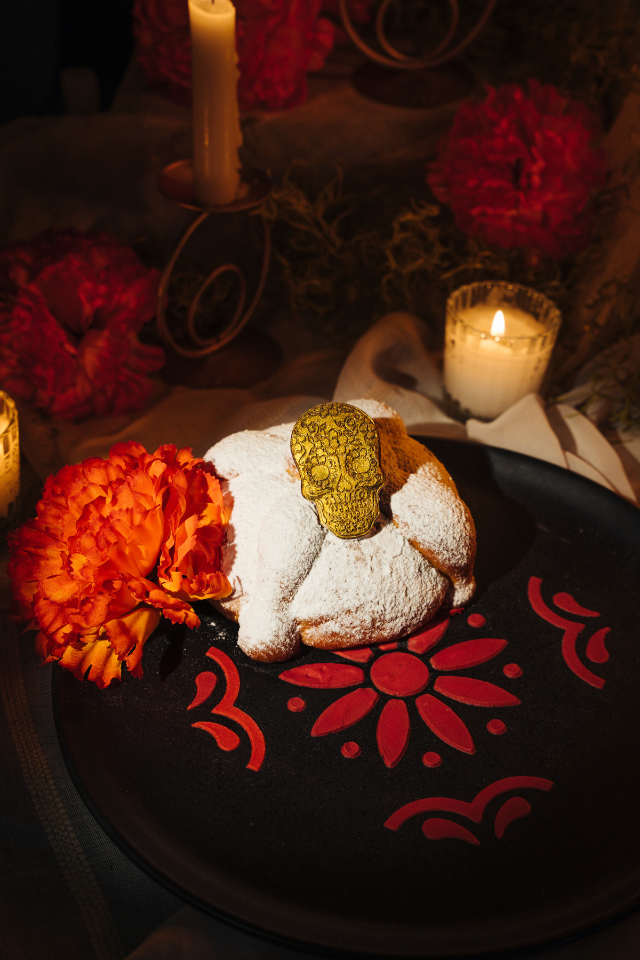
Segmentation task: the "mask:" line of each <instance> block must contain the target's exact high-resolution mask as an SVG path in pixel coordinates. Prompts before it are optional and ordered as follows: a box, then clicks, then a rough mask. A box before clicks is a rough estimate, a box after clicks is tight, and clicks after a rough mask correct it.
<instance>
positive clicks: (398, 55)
mask: <svg viewBox="0 0 640 960" xmlns="http://www.w3.org/2000/svg"><path fill="white" fill-rule="evenodd" d="M347 2H348V0H338V3H339V9H340V17H341V19H342V25H343V27H344V29H345V32H346V33H347V35H348V37H349V39H350V40H351V42H352V43H353V44H354V45H355V46H356V47H357V48H358V50H360V52H361V53H364V54H365V56H367V57H368V58H369V59H370V60H372V61H373V62H374V63H377V64H380V65H381V66H383V67H394V68H395V69H396V70H422V69H424V68H425V67H438V66H440V65H441V64H443V63H446V62H447V61H448V60H451V59H453V57H457V56H458V54H459V53H462V51H463V50H464V49H465V47H468V45H469V44H470V43H471V41H472V40H475V38H476V37H477V35H478V34H479V33H480V31H481V30H482V28H483V27H484V25H485V23H486V22H487V20H488V19H489V17H490V15H491V12H492V11H493V8H494V7H495V5H496V0H487V4H486V6H485V8H484V10H483V11H482V15H481V16H480V19H479V20H478V22H477V23H476V24H475V26H474V27H472V29H471V30H470V31H469V33H468V34H467V35H466V37H463V39H462V40H460V41H459V42H458V43H457V44H456V45H455V47H451V49H449V50H447V47H449V45H450V44H451V42H452V40H453V38H454V36H455V33H456V30H457V29H458V22H459V19H460V10H459V7H458V0H449V7H450V8H451V23H450V25H449V29H448V31H447V34H446V36H445V37H444V38H443V39H442V40H441V41H440V43H439V44H438V45H437V46H436V47H434V49H433V50H431V52H430V53H428V54H426V55H425V56H423V57H409V56H407V55H406V54H405V53H402V52H401V51H400V50H397V49H396V48H395V47H394V46H393V44H392V43H391V42H390V41H389V40H388V38H387V35H386V33H385V28H384V20H385V16H386V13H387V10H388V9H389V7H390V6H391V4H392V3H393V2H394V0H382V3H381V4H380V6H379V7H378V10H377V13H376V18H375V31H376V39H377V41H378V44H379V45H380V47H381V49H382V50H384V51H385V52H384V53H380V52H379V51H377V50H374V49H373V47H370V46H369V44H368V43H366V42H365V41H364V40H363V39H362V38H361V37H360V35H359V34H358V32H357V31H356V29H355V27H354V25H353V23H352V21H351V17H350V16H349V10H348V8H347Z"/></svg>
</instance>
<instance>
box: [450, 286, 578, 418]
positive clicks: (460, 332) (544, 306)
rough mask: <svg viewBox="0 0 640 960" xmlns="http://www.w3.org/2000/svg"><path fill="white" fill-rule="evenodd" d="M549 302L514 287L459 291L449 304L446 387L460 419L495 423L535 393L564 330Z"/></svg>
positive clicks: (475, 288)
mask: <svg viewBox="0 0 640 960" xmlns="http://www.w3.org/2000/svg"><path fill="white" fill-rule="evenodd" d="M560 322H561V316H560V311H559V310H558V308H557V307H556V306H555V304H554V303H552V302H551V301H550V300H548V299H547V297H545V296H543V295H542V294H541V293H537V292H536V291H535V290H531V289H529V288H528V287H522V286H520V285H519V284H515V283H501V282H494V281H487V282H482V283H471V284H468V285H467V286H465V287H460V289H459V290H456V291H455V292H454V293H452V294H451V296H450V297H449V299H448V301H447V322H446V328H445V346H444V388H445V398H446V403H447V405H448V409H449V412H450V413H451V414H452V415H453V416H455V417H457V418H458V419H460V420H466V419H468V418H469V417H477V418H478V419H479V420H493V419H494V418H495V417H497V416H499V414H501V413H502V412H503V411H504V410H506V409H507V408H508V407H510V406H511V405H512V404H513V403H515V402H516V401H517V400H519V399H520V398H521V397H524V396H525V394H527V393H536V392H537V391H538V390H539V389H540V385H541V383H542V380H543V378H544V375H545V373H546V370H547V366H548V365H549V360H550V358H551V351H552V350H553V346H554V344H555V341H556V337H557V335H558V330H559V328H560Z"/></svg>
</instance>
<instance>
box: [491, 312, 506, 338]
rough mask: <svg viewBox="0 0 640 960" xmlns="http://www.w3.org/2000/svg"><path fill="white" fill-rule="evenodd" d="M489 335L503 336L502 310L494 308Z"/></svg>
mask: <svg viewBox="0 0 640 960" xmlns="http://www.w3.org/2000/svg"><path fill="white" fill-rule="evenodd" d="M491 336H492V337H503V336H504V313H503V312H502V310H496V315H495V317H494V318H493V323H492V324H491Z"/></svg>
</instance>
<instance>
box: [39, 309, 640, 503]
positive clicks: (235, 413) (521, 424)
mask: <svg viewBox="0 0 640 960" xmlns="http://www.w3.org/2000/svg"><path fill="white" fill-rule="evenodd" d="M426 339H427V329H426V326H425V325H424V324H423V323H422V321H421V320H419V319H418V317H416V316H414V315H412V314H409V313H393V314H388V315H387V316H386V317H383V318H382V319H381V320H379V321H378V322H377V323H376V324H375V325H374V326H373V327H371V329H370V330H369V331H368V332H367V333H365V334H364V336H362V337H361V338H360V339H359V340H358V341H357V343H356V344H355V346H354V347H353V349H352V351H351V353H350V354H349V356H348V357H347V359H346V362H345V363H344V365H343V367H342V369H341V370H340V372H339V375H338V376H337V381H336V373H335V370H336V358H337V357H339V353H337V352H335V351H333V352H332V351H327V350H325V351H318V352H316V353H310V354H307V355H305V356H302V357H296V358H293V359H292V360H291V361H290V362H288V363H287V364H285V366H284V367H283V368H282V369H281V370H280V371H279V372H278V373H277V374H276V375H275V376H274V377H272V378H271V379H270V380H269V381H268V382H267V383H264V384H261V385H258V386H257V387H256V388H254V389H252V390H221V389H210V390H192V389H190V388H188V387H173V388H172V389H171V390H170V391H168V392H167V393H166V394H165V395H164V396H162V398H161V399H160V400H159V401H158V402H157V403H156V404H155V405H154V406H152V407H150V408H149V409H148V410H146V411H145V412H144V413H143V414H142V415H141V416H140V417H137V418H136V419H134V420H127V419H125V418H119V419H117V420H116V419H114V420H107V419H102V420H99V419H96V420H92V421H85V422H84V423H82V424H76V425H74V424H66V423H57V424H55V425H54V428H53V429H52V425H51V424H50V423H47V422H45V421H43V420H41V419H40V418H38V417H37V416H35V415H34V414H33V412H32V411H27V410H25V411H21V420H20V423H21V444H22V449H23V451H24V452H25V453H26V455H27V456H28V458H29V459H30V460H31V462H32V464H33V466H34V469H35V470H36V472H37V473H38V475H39V476H40V477H41V479H44V478H45V477H46V476H48V474H49V473H51V472H52V470H55V469H58V468H59V467H60V466H62V464H63V463H78V462H79V461H81V460H84V459H85V458H86V457H92V456H97V457H106V456H107V455H108V453H109V449H110V447H111V446H112V444H114V443H116V442H118V441H121V440H138V441H139V442H140V443H142V444H143V445H144V446H145V447H146V448H147V449H148V450H155V449H156V448H157V447H158V446H159V445H160V444H161V443H176V444H177V445H178V446H189V447H191V448H192V449H193V452H194V454H196V455H197V456H202V455H203V454H204V453H205V452H206V451H207V450H208V449H209V447H210V446H211V445H212V444H213V443H216V442H217V441H218V440H220V439H221V438H222V437H224V436H227V435H228V434H230V433H234V432H236V431H238V430H246V429H263V428H265V427H269V426H274V425H275V424H278V423H285V422H288V421H292V420H296V419H297V418H298V417H299V416H300V415H301V414H302V413H303V412H304V411H305V410H307V409H308V408H309V407H310V406H313V405H314V404H316V403H320V402H321V401H322V400H327V399H330V398H331V397H333V399H334V400H342V401H345V400H349V399H352V398H353V397H363V398H367V399H372V400H380V401H382V402H383V403H387V404H388V405H389V406H391V407H393V408H394V409H396V410H397V411H398V412H399V413H400V415H401V417H402V419H403V420H404V422H405V425H406V427H407V430H408V431H409V432H410V433H413V434H418V435H420V434H421V435H425V436H447V437H453V438H456V439H462V440H466V439H468V440H472V441H475V442H477V443H486V444H490V445H492V446H496V447H504V448H506V449H508V450H515V451H517V452H518V453H524V454H527V455H528V456H531V457H537V458H538V459H540V460H546V461H548V462H549V463H554V464H556V465H558V466H560V467H565V468H566V469H568V470H571V471H573V472H575V473H580V474H582V475H583V476H586V477H588V478H589V479H591V480H594V481H595V482H596V483H600V484H601V485H602V486H605V487H607V488H608V489H610V490H613V491H615V492H616V493H618V494H620V495H621V496H623V497H625V498H626V499H627V500H629V501H631V502H632V503H637V502H638V498H639V497H640V436H637V435H632V434H623V433H621V432H616V431H609V438H610V439H607V437H605V435H604V433H603V432H602V431H601V430H600V429H598V427H597V426H596V425H595V424H594V423H593V422H592V421H591V420H590V419H588V418H587V417H586V416H583V415H582V414H581V413H579V412H578V411H577V410H576V409H575V407H574V406H572V405H571V403H572V402H573V403H575V404H578V403H580V402H582V400H583V399H584V397H585V389H586V387H585V384H581V385H579V386H578V387H577V388H576V390H575V391H572V393H570V394H568V395H566V397H565V398H564V400H565V402H563V403H558V404H555V405H553V406H550V407H546V406H545V404H544V402H543V401H542V400H541V398H540V397H538V396H536V395H534V394H529V395H527V396H525V397H523V398H522V399H521V400H519V401H518V402H517V403H515V404H514V405H513V406H512V407H510V408H509V409H508V410H506V411H505V412H504V413H503V414H502V415H501V416H499V417H498V418H497V419H496V420H493V421H492V422H491V423H481V422H480V421H479V420H473V419H472V420H468V421H467V423H466V425H463V424H461V423H458V422H457V421H455V420H452V419H451V418H450V417H448V416H447V415H446V414H445V413H444V412H443V411H442V409H441V406H440V401H441V399H442V375H441V372H440V369H439V358H438V356H437V355H435V354H433V353H430V352H429V351H428V350H427V348H426V346H425V343H426ZM309 384H311V385H312V386H313V388H314V390H317V391H318V392H317V393H314V394H309V393H307V392H305V391H304V388H305V386H308V385H309ZM296 388H298V390H299V392H291V393H290V392H288V391H292V390H293V391H295V390H296ZM610 440H611V442H610Z"/></svg>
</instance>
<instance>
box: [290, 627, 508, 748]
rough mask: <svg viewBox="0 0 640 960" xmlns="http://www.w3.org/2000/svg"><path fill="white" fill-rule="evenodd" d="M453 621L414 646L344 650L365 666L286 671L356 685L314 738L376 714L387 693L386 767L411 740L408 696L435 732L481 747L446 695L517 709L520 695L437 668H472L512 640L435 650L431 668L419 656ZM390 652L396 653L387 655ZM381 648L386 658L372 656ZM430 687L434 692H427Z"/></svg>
mask: <svg viewBox="0 0 640 960" xmlns="http://www.w3.org/2000/svg"><path fill="white" fill-rule="evenodd" d="M483 622H484V620H483ZM448 623H449V615H448V614H443V615H441V616H439V617H438V618H437V619H436V620H435V621H434V622H433V623H432V624H431V625H430V626H429V627H428V628H427V629H426V630H423V631H422V632H421V633H418V634H416V635H414V636H412V637H410V638H409V640H408V641H407V652H405V651H401V650H397V649H396V648H397V646H398V644H397V643H389V644H382V646H380V647H377V648H371V647H358V648H357V649H354V650H345V651H343V652H342V653H339V654H338V656H341V657H343V658H344V659H347V660H352V661H355V663H359V664H362V665H363V666H356V665H355V663H350V664H346V663H335V662H327V663H309V664H305V665H303V666H299V667H293V668H292V669H291V670H285V671H284V672H283V673H281V674H280V679H281V680H285V681H286V682H287V683H291V684H294V685H295V686H300V687H311V688H322V689H339V688H344V687H357V689H356V690H352V691H351V692H350V693H347V694H345V695H344V696H342V697H340V698H339V699H338V700H335V701H334V702H333V703H331V704H329V706H328V707H327V708H326V709H325V710H323V712H322V713H321V714H320V716H319V717H318V719H317V720H316V722H315V723H314V725H313V728H312V730H311V736H312V737H324V736H326V735H327V734H330V733H338V732H341V731H342V730H346V729H347V728H348V727H351V726H353V724H355V723H357V722H358V721H359V720H362V719H363V717H365V716H366V715H367V714H368V713H370V711H371V710H372V709H373V708H374V707H375V706H376V704H377V703H378V701H379V700H380V694H381V693H382V694H386V695H387V699H385V701H384V703H383V705H382V710H381V712H380V716H379V719H378V724H377V729H376V739H377V743H378V750H379V752H380V756H381V757H382V759H383V760H384V762H385V764H386V766H388V767H395V765H396V764H397V763H399V762H400V760H401V759H402V757H403V755H404V752H405V750H406V748H407V746H408V743H409V736H410V733H411V720H410V715H409V709H408V707H407V703H406V700H407V698H413V697H415V698H416V699H415V701H414V703H415V708H416V710H417V712H418V715H419V716H420V718H421V719H422V720H423V722H424V723H425V724H426V726H427V727H428V728H429V730H430V731H431V732H432V733H433V734H434V735H435V736H436V737H438V738H439V739H440V740H442V741H443V743H446V744H447V745H448V746H450V747H454V748H455V749H456V750H460V751H462V752H463V753H475V745H474V742H473V738H472V736H471V733H470V732H469V730H468V728H467V726H466V724H465V723H464V722H463V721H462V720H461V719H460V717H459V716H458V714H457V713H456V712H455V711H454V710H453V709H452V708H451V707H450V706H448V704H447V703H445V702H443V701H442V700H441V699H440V698H441V697H445V698H446V699H447V700H453V701H457V702H459V703H465V704H468V705H470V706H476V707H511V706H516V705H517V704H519V703H520V701H519V700H518V698H517V697H515V696H513V694H511V693H509V692H508V691H507V690H504V689H503V688H502V687H498V686H496V685H495V684H493V683H489V682H487V681H486V680H476V679H474V678H472V677H465V676H457V675H456V676H450V677H448V676H437V677H436V679H435V681H433V683H432V676H431V673H432V671H437V672H439V673H442V672H449V671H452V670H456V671H457V670H467V669H469V668H471V667H476V666H478V665H479V664H481V663H486V662H487V661H488V660H492V659H493V658H494V657H496V656H497V655H498V654H499V653H500V652H501V651H502V650H504V648H505V647H506V646H507V641H506V640H499V639H495V638H492V637H482V638H480V639H476V640H467V641H464V642H462V643H456V644H453V645H451V646H449V647H446V648H445V649H444V650H441V651H440V652H439V653H436V654H434V655H432V656H431V658H430V660H429V666H430V667H431V670H429V667H428V666H427V665H426V663H425V662H424V661H423V660H421V659H420V654H423V653H426V652H427V650H431V649H432V648H433V647H434V646H435V645H436V644H437V643H438V642H439V640H440V639H441V638H442V636H443V635H444V633H445V631H446V629H447V626H448ZM389 650H393V651H394V652H392V653H388V652H387V651H389ZM378 651H380V652H381V653H382V656H379V657H376V659H372V658H373V657H374V653H377V652H378ZM369 661H371V667H370V669H369V678H368V683H369V684H371V685H370V686H369V685H364V686H359V684H363V683H365V681H366V677H365V669H364V665H365V664H366V663H368V662H369ZM429 686H431V692H424V691H425V690H427V688H428V687H429ZM434 694H437V696H434ZM389 698H391V699H389ZM493 723H494V724H495V723H496V721H493ZM503 728H504V729H506V727H504V724H501V726H500V728H498V727H495V730H496V732H498V730H499V732H502V729H503ZM425 756H426V762H427V765H430V766H431V765H433V759H432V758H435V760H436V762H439V761H440V757H439V756H438V755H437V754H433V753H427V754H426V755H425Z"/></svg>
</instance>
